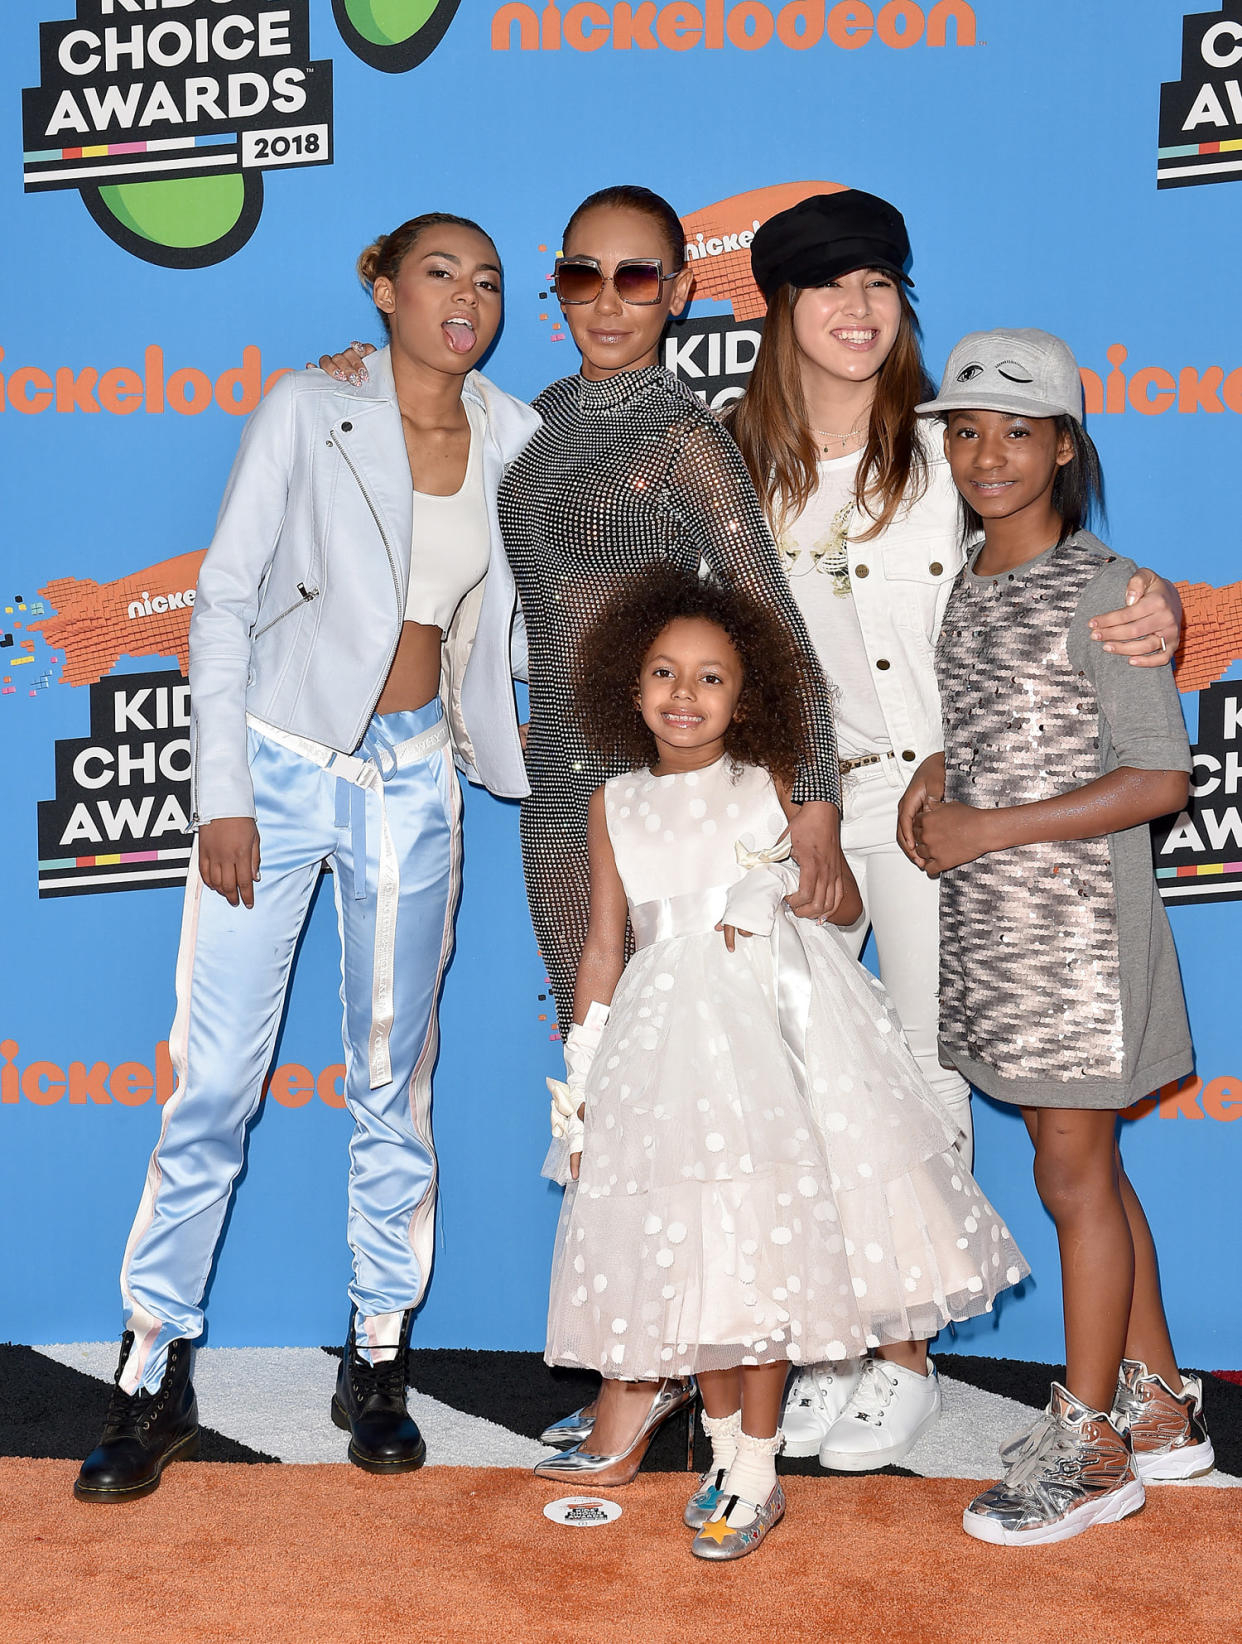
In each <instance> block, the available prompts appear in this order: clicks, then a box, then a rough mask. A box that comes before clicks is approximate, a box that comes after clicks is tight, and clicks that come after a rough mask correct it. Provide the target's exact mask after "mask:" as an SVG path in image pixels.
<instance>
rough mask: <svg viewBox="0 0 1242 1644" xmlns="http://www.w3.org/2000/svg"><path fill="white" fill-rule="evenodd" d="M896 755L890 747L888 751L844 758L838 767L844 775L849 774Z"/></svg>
mask: <svg viewBox="0 0 1242 1644" xmlns="http://www.w3.org/2000/svg"><path fill="white" fill-rule="evenodd" d="M894 758H896V755H895V754H894V753H893V751H892V749H891V748H890V749H889V750H888V752H887V753H882V754H878V753H873V754H859V755H858V756H857V757H856V758H854V759H842V760H840V761H839V762H838V769H839V770H840V772H841V775H842V776H848V775H849V774H850V772H851V771H857V770H861V769H862V767H863V766H864V765H878V764H880V763H881V761H882V760H885V759H894Z"/></svg>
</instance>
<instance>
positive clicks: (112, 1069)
mask: <svg viewBox="0 0 1242 1644" xmlns="http://www.w3.org/2000/svg"><path fill="white" fill-rule="evenodd" d="M20 1049H21V1047H20V1045H18V1043H17V1042H16V1040H14V1039H4V1040H0V1105H11V1104H13V1103H16V1102H21V1101H26V1102H30V1103H32V1104H33V1105H34V1106H35V1107H55V1106H56V1105H57V1104H58V1103H59V1102H67V1103H68V1104H69V1106H70V1107H91V1106H94V1107H111V1106H113V1104H115V1105H117V1106H119V1107H143V1106H145V1104H146V1103H147V1102H149V1101H150V1100H151V1098H152V1097H154V1098H155V1101H156V1104H157V1105H158V1106H159V1107H163V1105H164V1103H165V1102H166V1101H167V1100H168V1098H169V1097H170V1096H171V1095H172V1093H173V1091H174V1090H175V1089H176V1084H177V1079H176V1074H175V1072H174V1070H173V1065H172V1058H171V1057H170V1056H169V1054H168V1041H167V1040H166V1039H162V1040H161V1041H160V1043H159V1044H158V1045H156V1047H155V1054H154V1056H153V1058H152V1060H151V1062H150V1064H148V1063H146V1062H118V1063H117V1064H116V1065H115V1066H110V1065H109V1064H108V1063H107V1062H92V1063H90V1064H87V1063H86V1062H69V1063H68V1064H67V1065H66V1066H64V1067H62V1066H61V1065H60V1063H59V1062H49V1061H43V1060H36V1061H31V1062H27V1063H26V1064H25V1065H24V1066H19V1064H18V1061H17V1057H18V1053H19V1051H20ZM344 1086H345V1064H344V1062H331V1063H329V1065H328V1066H327V1067H325V1068H321V1069H320V1071H319V1072H318V1073H317V1074H316V1073H312V1071H311V1070H310V1068H308V1067H304V1066H303V1065H302V1063H301V1062H282V1063H281V1065H280V1066H279V1067H278V1068H275V1069H274V1070H273V1071H272V1072H271V1073H270V1074H269V1075H268V1078H267V1080H266V1081H265V1083H264V1086H263V1094H264V1096H270V1097H271V1098H272V1099H273V1101H275V1102H276V1103H278V1105H279V1106H281V1107H306V1106H307V1105H308V1103H310V1102H313V1101H316V1100H318V1101H320V1102H322V1103H323V1105H324V1106H325V1107H335V1108H344V1106H345V1095H344Z"/></svg>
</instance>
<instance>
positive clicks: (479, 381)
mask: <svg viewBox="0 0 1242 1644" xmlns="http://www.w3.org/2000/svg"><path fill="white" fill-rule="evenodd" d="M359 273H360V275H361V277H362V278H363V280H364V281H365V282H366V283H367V284H368V285H369V286H370V287H371V290H372V294H373V297H374V301H375V304H376V307H377V308H378V309H379V311H380V314H381V317H382V319H383V321H384V324H385V326H386V327H387V329H388V332H389V347H388V348H386V349H384V350H383V351H381V352H380V354H378V355H377V356H376V358H375V359H374V360H372V362H371V370H370V375H369V378H368V380H367V382H366V383H365V384H352V385H351V384H350V383H347V382H341V381H337V380H334V379H333V378H331V377H328V376H325V375H323V374H322V373H321V372H317V371H315V372H312V371H307V372H299V373H296V374H290V375H286V376H284V377H282V378H281V379H280V380H279V381H278V382H277V383H276V384H275V385H274V387H273V388H272V390H271V392H270V393H269V394H268V396H267V398H266V399H265V400H264V402H263V403H262V404H261V405H260V407H259V409H258V410H257V411H256V412H255V413H254V416H253V417H252V418H251V419H250V422H249V423H248V425H247V427H246V431H245V434H244V435H243V438H242V443H241V450H240V452H239V454H238V457H237V461H236V463H235V464H234V467H233V472H232V474H231V476H230V478H229V483H228V487H227V489H226V491H225V496H224V502H223V505H222V507H221V510H220V516H219V520H218V522H217V527H216V533H215V536H214V537H213V539H212V543H211V547H210V548H209V550H208V552H207V556H206V559H205V561H204V564H203V568H202V572H201V574H200V577H199V582H198V591H197V598H196V601H195V608H194V617H193V621H192V623H191V628H190V686H191V693H192V702H193V750H194V751H193V792H194V820H195V823H196V826H197V842H196V848H195V851H194V855H193V858H192V860H191V864H190V872H189V879H188V882H187V886H186V900H185V913H184V919H183V924H182V934H181V945H180V950H179V953H178V958H177V1014H176V1020H175V1022H174V1024H173V1028H172V1031H171V1033H170V1035H169V1042H170V1050H171V1054H172V1058H173V1062H174V1065H175V1067H176V1069H177V1086H176V1089H175V1091H174V1093H173V1095H172V1097H171V1099H170V1100H169V1101H168V1103H167V1104H166V1106H165V1108H164V1112H163V1126H162V1129H161V1132H160V1138H159V1142H158V1144H157V1146H156V1149H155V1153H154V1155H153V1156H152V1159H151V1165H150V1169H149V1171H148V1173H147V1181H146V1188H145V1191H144V1193H143V1196H142V1201H141V1203H140V1205H139V1209H138V1215H137V1218H136V1220H135V1222H134V1226H133V1230H132V1232H131V1234H130V1238H129V1242H128V1245H127V1247H126V1251H125V1259H124V1264H123V1267H122V1274H121V1288H122V1296H123V1301H124V1307H125V1319H126V1324H125V1336H124V1340H123V1342H122V1347H121V1362H120V1367H119V1369H118V1373H117V1391H116V1393H115V1395H114V1397H113V1403H112V1406H111V1407H110V1409H109V1414H108V1420H107V1425H106V1427H105V1430H104V1434H103V1438H102V1440H101V1443H100V1445H99V1446H98V1447H97V1448H96V1449H95V1450H94V1451H93V1452H92V1453H91V1455H90V1456H89V1457H88V1458H87V1460H86V1462H85V1463H84V1464H83V1467H82V1470H81V1473H80V1475H79V1478H78V1481H77V1484H76V1485H75V1493H76V1494H77V1495H78V1497H79V1498H80V1499H84V1500H90V1501H123V1500H129V1499H132V1498H133V1497H135V1496H139V1495H145V1494H147V1493H148V1492H149V1491H151V1490H153V1489H155V1488H156V1486H157V1485H158V1483H159V1478H160V1473H161V1470H162V1468H163V1467H164V1466H165V1465H166V1463H167V1462H168V1461H170V1460H173V1459H176V1458H178V1457H180V1456H184V1455H189V1454H192V1453H193V1452H194V1449H195V1447H196V1445H197V1409H196V1406H195V1401H194V1393H193V1388H192V1386H191V1383H190V1374H189V1370H190V1343H191V1342H192V1341H193V1340H194V1338H195V1337H197V1336H198V1335H199V1334H200V1332H201V1330H202V1327H203V1313H202V1308H201V1302H202V1295H203V1290H204V1286H205V1283H206V1279H207V1275H208V1273H209V1271H210V1269H211V1264H212V1260H213V1256H214V1252H215V1247H216V1243H217V1241H218V1239H219V1235H220V1229H221V1226H222V1224H223V1220H224V1216H225V1212H226V1210H227V1208H228V1203H229V1197H230V1192H231V1189H232V1184H233V1180H234V1178H235V1177H236V1175H237V1172H238V1171H239V1170H240V1168H241V1165H242V1161H243V1150H244V1145H245V1129H246V1124H247V1122H248V1120H249V1119H250V1118H251V1116H252V1115H253V1113H254V1111H255V1109H256V1108H257V1106H258V1103H259V1100H260V1095H261V1091H262V1083H263V1078H264V1075H265V1073H266V1071H267V1067H268V1063H269V1061H270V1059H271V1055H272V1050H273V1046H274V1042H275V1038H276V1033H277V1030H278V1027H279V1024H280V1019H281V1013H282V1010H283V1006H284V998H285V992H286V988H287V985H288V980H289V973H290V969H291V966H292V962H293V956H294V952H295V949H296V946H297V941H298V937H299V934H300V931H301V928H302V924H303V922H304V920H305V917H306V912H307V908H308V905H309V902H310V897H311V892H312V890H313V889H314V886H315V882H316V880H317V878H318V876H319V872H320V869H321V866H322V864H323V863H324V862H325V861H327V862H329V863H330V864H331V867H332V870H333V883H334V890H335V896H336V905H337V913H338V921H339V925H340V932H341V944H342V976H343V986H342V995H343V999H344V1042H345V1103H346V1106H347V1107H348V1109H349V1111H350V1113H351V1114H352V1115H353V1119H354V1134H353V1138H352V1140H351V1143H350V1174H349V1219H348V1233H349V1242H350V1246H351V1249H352V1251H353V1280H352V1283H351V1285H350V1301H351V1304H352V1305H351V1313H350V1328H349V1335H348V1339H347V1341H346V1344H345V1352H344V1356H343V1360H342V1364H341V1370H340V1374H339V1377H338V1380H337V1388H336V1394H335V1396H334V1398H333V1400H332V1417H333V1419H334V1421H335V1422H336V1423H337V1425H338V1426H340V1427H342V1428H344V1429H346V1430H348V1432H349V1434H350V1440H349V1458H350V1460H351V1461H353V1462H355V1463H356V1464H357V1465H358V1466H359V1467H362V1468H365V1469H366V1470H368V1471H370V1472H377V1473H397V1472H405V1471H409V1470H410V1469H412V1468H415V1467H417V1466H419V1465H420V1463H421V1462H422V1460H423V1456H424V1444H423V1440H422V1437H421V1436H420V1434H419V1431H418V1429H417V1427H416V1426H415V1424H414V1423H413V1421H412V1420H411V1419H410V1416H409V1414H408V1411H407V1409H406V1403H405V1353H406V1346H407V1342H408V1338H409V1327H410V1319H411V1315H412V1312H413V1310H414V1308H416V1307H417V1306H418V1304H419V1302H420V1301H421V1300H422V1297H423V1293H424V1290H425V1288H426V1283H427V1277H428V1273H429V1270H430V1266H431V1258H432V1242H433V1231H434V1216H435V1187H436V1163H435V1154H434V1151H433V1148H432V1140H431V1129H430V1107H431V1070H432V1067H433V1065H434V1062H435V1057H436V1049H437V1042H438V1030H437V1022H436V1009H437V1003H438V996H439V990H440V981H441V977H442V974H443V971H444V967H445V965H446V963H447V961H448V958H449V954H450V951H451V948H452V942H453V919H454V913H455V910H456V905H457V898H458V891H459V888H460V865H461V843H460V832H461V829H460V814H461V798H460V791H459V787H458V779H457V775H456V772H455V771H454V768H453V762H454V757H456V760H457V762H458V763H459V764H460V765H461V766H462V767H463V769H465V770H467V772H468V773H469V774H471V775H472V776H475V777H476V779H478V780H481V781H482V782H484V783H485V784H486V785H487V786H488V787H489V788H491V789H492V791H493V792H496V793H499V794H503V795H506V796H511V797H521V796H522V795H524V794H525V792H526V779H525V770H524V765H523V759H522V751H521V746H520V742H519V737H518V728H517V719H516V712H515V704H514V697H513V684H512V677H511V654H510V633H511V628H512V625H513V617H514V605H515V597H514V585H513V577H512V574H511V572H510V570H509V566H508V562H507V560H506V558H505V554H504V550H503V547H502V544H501V540H500V532H499V528H498V525H497V519H496V490H497V487H498V485H499V483H500V479H501V476H502V474H503V472H504V470H505V467H506V465H507V464H508V463H509V462H511V461H512V460H513V458H514V457H516V456H517V454H518V452H519V451H520V450H521V449H522V448H523V446H524V445H525V444H526V442H527V440H528V439H529V438H530V437H531V435H532V434H533V433H534V431H535V430H536V429H537V428H538V426H539V418H538V416H537V415H536V414H535V413H534V412H533V411H531V410H530V409H529V408H528V407H527V406H526V405H524V404H522V402H521V401H519V400H516V399H513V398H512V397H510V396H509V395H507V394H503V393H501V392H500V390H498V389H497V388H495V387H494V386H493V385H492V384H491V383H489V382H488V381H487V379H486V378H484V377H482V376H480V375H479V373H478V372H477V371H476V370H475V369H474V365H475V362H476V361H477V360H478V359H480V358H481V357H482V356H483V355H484V354H485V353H486V352H487V350H488V348H489V347H490V345H491V343H492V340H493V338H494V337H495V335H496V331H497V328H498V327H499V324H500V319H501V307H502V299H501V271H500V260H499V257H498V255H497V252H496V249H495V247H494V245H493V244H492V242H491V240H490V239H489V237H488V236H487V235H486V234H485V233H484V232H483V231H482V230H481V229H480V228H479V227H478V226H477V225H476V224H474V223H471V222H469V221H467V220H466V219H464V218H460V217H453V216H447V215H443V214H438V213H437V214H432V215H428V216H424V217H418V218H414V219H413V220H412V221H410V222H408V223H404V224H403V225H402V226H401V227H400V228H398V229H396V230H394V232H393V233H391V234H389V235H386V236H384V237H383V238H381V239H380V240H379V241H377V242H376V244H375V245H373V246H371V247H369V248H368V250H367V251H365V252H364V253H363V255H362V258H361V259H360V261H359ZM463 662H464V666H463V665H462V664H463ZM260 868H261V870H262V871H260Z"/></svg>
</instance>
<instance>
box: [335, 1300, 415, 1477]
mask: <svg viewBox="0 0 1242 1644" xmlns="http://www.w3.org/2000/svg"><path fill="white" fill-rule="evenodd" d="M413 1316H414V1315H413V1313H412V1312H407V1313H403V1314H402V1315H401V1334H400V1338H399V1341H398V1344H397V1349H396V1352H395V1353H394V1355H393V1357H392V1358H390V1359H383V1360H381V1361H380V1363H379V1364H371V1363H369V1362H368V1361H367V1360H366V1359H364V1358H363V1357H362V1355H361V1354H360V1353H359V1351H358V1349H357V1347H356V1345H355V1343H354V1319H355V1313H354V1311H353V1310H352V1309H351V1311H350V1315H349V1334H348V1336H347V1337H346V1339H345V1352H344V1354H343V1355H342V1357H341V1368H340V1371H339V1373H338V1375H337V1378H336V1394H335V1396H334V1398H333V1400H332V1419H333V1421H334V1422H335V1423H336V1425H337V1426H338V1427H343V1428H345V1430H346V1431H347V1432H348V1433H349V1459H350V1461H352V1462H353V1464H354V1466H355V1467H361V1468H363V1469H364V1470H365V1471H366V1472H368V1473H412V1472H413V1471H414V1469H415V1468H416V1467H421V1466H422V1464H423V1462H424V1460H425V1459H426V1455H427V1446H426V1445H425V1444H424V1443H423V1435H422V1434H421V1433H420V1432H419V1430H418V1428H417V1426H416V1425H415V1423H414V1420H413V1417H412V1416H411V1415H410V1412H409V1410H408V1409H407V1408H406V1403H405V1389H406V1385H407V1355H408V1353H409V1341H410V1321H411V1319H412V1318H413Z"/></svg>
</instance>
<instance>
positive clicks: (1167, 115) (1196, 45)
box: [1156, 0, 1242, 188]
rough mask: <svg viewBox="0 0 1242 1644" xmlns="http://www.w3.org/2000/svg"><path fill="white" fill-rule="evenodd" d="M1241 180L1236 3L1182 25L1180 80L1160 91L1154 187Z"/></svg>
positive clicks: (1241, 70)
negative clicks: (1157, 149) (1157, 150)
mask: <svg viewBox="0 0 1242 1644" xmlns="http://www.w3.org/2000/svg"><path fill="white" fill-rule="evenodd" d="M1239 178H1242V0H1232V3H1227V4H1225V5H1223V6H1220V7H1218V8H1217V9H1216V10H1215V11H1200V12H1193V13H1192V14H1191V15H1190V16H1188V17H1186V18H1185V19H1184V20H1183V22H1182V73H1181V79H1180V80H1170V81H1166V83H1165V84H1164V85H1162V86H1161V88H1160V147H1159V153H1158V164H1157V166H1156V186H1157V188H1186V187H1187V186H1189V185H1191V184H1195V183H1228V182H1233V181H1236V180H1238V179H1239Z"/></svg>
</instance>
